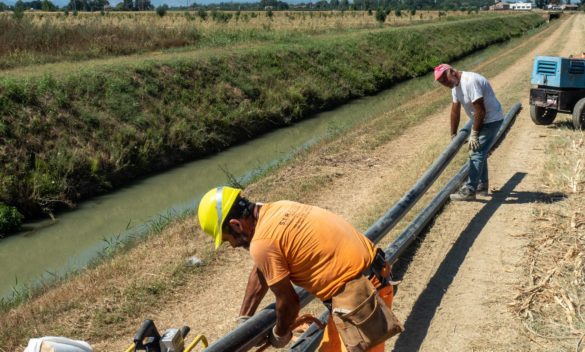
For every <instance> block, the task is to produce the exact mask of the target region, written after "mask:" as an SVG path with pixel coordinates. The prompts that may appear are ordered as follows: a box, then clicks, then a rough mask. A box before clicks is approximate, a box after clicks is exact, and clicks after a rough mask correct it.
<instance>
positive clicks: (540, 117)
mask: <svg viewBox="0 0 585 352" xmlns="http://www.w3.org/2000/svg"><path fill="white" fill-rule="evenodd" d="M555 117H557V111H556V110H551V109H547V108H543V107H540V106H536V105H530V118H532V122H534V123H535V124H536V125H550V124H551V123H553V121H554V120H555Z"/></svg>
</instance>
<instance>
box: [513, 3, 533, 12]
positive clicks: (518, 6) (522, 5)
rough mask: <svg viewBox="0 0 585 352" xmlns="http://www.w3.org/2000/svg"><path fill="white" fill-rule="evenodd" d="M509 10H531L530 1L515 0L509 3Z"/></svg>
mask: <svg viewBox="0 0 585 352" xmlns="http://www.w3.org/2000/svg"><path fill="white" fill-rule="evenodd" d="M510 10H517V11H522V10H524V11H529V10H532V3H530V2H516V3H512V4H510Z"/></svg>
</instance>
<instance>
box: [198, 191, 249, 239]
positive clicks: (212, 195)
mask: <svg viewBox="0 0 585 352" xmlns="http://www.w3.org/2000/svg"><path fill="white" fill-rule="evenodd" d="M240 192H242V190H241V189H237V188H231V187H216V188H213V189H212V190H210V191H209V192H207V193H205V195H204V196H203V198H201V202H200V203H199V211H198V212H197V213H198V216H199V224H200V225H201V228H202V229H203V231H205V232H206V233H207V234H208V235H210V236H211V237H213V239H214V241H215V249H217V248H218V247H219V246H220V245H221V242H223V239H222V230H221V228H222V226H223V222H224V220H225V218H226V217H227V215H228V213H229V211H230V209H231V208H232V205H233V204H234V202H235V201H236V198H237V197H238V195H239V194H240Z"/></svg>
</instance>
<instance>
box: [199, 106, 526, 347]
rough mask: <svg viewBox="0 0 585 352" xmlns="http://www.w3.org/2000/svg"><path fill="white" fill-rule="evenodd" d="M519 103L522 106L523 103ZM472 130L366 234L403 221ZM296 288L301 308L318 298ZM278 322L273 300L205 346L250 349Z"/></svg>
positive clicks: (376, 237)
mask: <svg viewBox="0 0 585 352" xmlns="http://www.w3.org/2000/svg"><path fill="white" fill-rule="evenodd" d="M517 105H518V106H519V105H520V104H517ZM518 109H519V107H518ZM508 114H510V113H508ZM470 129H471V122H470V121H468V122H467V123H466V124H465V126H464V127H463V128H462V129H461V130H460V131H459V133H457V136H456V137H455V138H453V140H452V141H451V143H449V145H448V146H447V148H446V149H445V151H444V152H443V153H442V154H441V155H440V156H439V158H438V159H437V160H435V162H434V163H433V164H432V165H431V166H430V167H429V169H428V170H427V171H426V172H425V174H424V175H423V176H422V177H421V178H420V179H419V180H418V181H417V182H416V184H415V185H414V186H413V187H412V188H411V189H410V190H409V191H408V192H407V193H406V194H405V195H404V196H403V197H402V198H401V199H400V200H399V201H398V203H396V205H394V206H393V207H392V208H391V209H390V210H388V211H387V212H386V213H385V214H384V215H383V216H382V217H381V218H380V219H379V220H378V221H376V223H374V225H372V226H371V227H370V228H369V229H368V230H367V231H366V232H365V233H364V235H365V236H367V237H368V238H369V239H370V240H371V241H372V242H374V243H377V242H379V241H380V239H381V238H383V237H384V235H386V233H388V232H389V231H390V230H391V229H392V228H393V227H394V226H395V225H396V224H397V223H398V221H400V219H402V217H403V216H404V215H405V214H406V213H407V212H408V210H410V208H412V206H413V205H414V204H415V203H416V201H418V200H419V199H420V197H421V196H422V195H423V194H424V192H425V191H426V190H427V189H428V188H429V187H430V186H431V185H432V184H433V182H434V181H435V180H436V179H437V178H438V176H439V175H440V174H441V172H442V171H443V170H444V169H445V167H447V165H448V164H449V162H450V161H451V160H452V159H453V157H454V156H455V155H456V154H457V152H458V150H459V149H460V148H461V146H462V145H463V143H464V142H465V139H466V138H467V135H468V134H469V130H470ZM295 290H296V292H297V294H298V295H299V298H300V304H301V307H304V306H305V305H307V304H308V303H309V302H310V301H311V300H312V299H313V298H314V297H313V296H312V295H311V294H310V293H308V292H307V291H306V290H304V289H302V288H300V287H295ZM275 323H276V310H275V305H274V303H273V304H270V305H268V306H267V307H266V308H264V309H262V310H261V311H259V312H258V313H256V314H255V315H254V316H253V317H252V318H250V319H249V320H248V321H246V322H245V323H244V324H242V325H240V326H238V327H237V328H236V329H235V330H233V331H231V332H230V333H228V334H227V335H225V336H224V337H222V338H221V339H219V340H217V341H216V342H214V343H213V344H211V345H210V346H209V347H208V348H206V349H205V351H206V352H216V351H217V352H231V351H248V350H250V349H251V348H253V347H254V346H256V345H259V344H261V343H262V342H263V341H264V340H265V338H266V336H267V334H268V333H269V331H270V329H271V328H272V326H274V324H275ZM319 340H320V338H319ZM295 345H296V344H295Z"/></svg>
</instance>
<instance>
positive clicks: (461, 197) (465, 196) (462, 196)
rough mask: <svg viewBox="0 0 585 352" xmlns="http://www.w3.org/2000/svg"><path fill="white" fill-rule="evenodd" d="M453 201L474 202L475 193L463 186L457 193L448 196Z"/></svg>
mask: <svg viewBox="0 0 585 352" xmlns="http://www.w3.org/2000/svg"><path fill="white" fill-rule="evenodd" d="M449 197H450V198H451V200H453V201H469V200H475V191H474V190H473V189H471V188H469V187H467V186H463V187H461V188H460V189H459V191H457V192H456V193H453V194H451V195H450V196H449Z"/></svg>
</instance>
